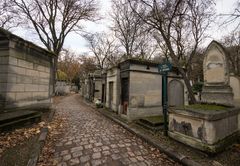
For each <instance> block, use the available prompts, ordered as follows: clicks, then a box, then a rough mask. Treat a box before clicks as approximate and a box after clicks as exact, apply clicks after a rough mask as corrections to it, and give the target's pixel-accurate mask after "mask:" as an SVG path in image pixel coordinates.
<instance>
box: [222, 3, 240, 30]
mask: <svg viewBox="0 0 240 166" xmlns="http://www.w3.org/2000/svg"><path fill="white" fill-rule="evenodd" d="M234 6H235V9H234V11H233V12H232V13H222V14H220V16H224V17H226V18H225V19H224V21H223V23H222V24H223V25H229V24H232V23H236V28H235V29H236V30H237V29H238V28H239V27H240V1H239V0H236V2H235V4H234Z"/></svg>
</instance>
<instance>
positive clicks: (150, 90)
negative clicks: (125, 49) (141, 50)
mask: <svg viewBox="0 0 240 166" xmlns="http://www.w3.org/2000/svg"><path fill="white" fill-rule="evenodd" d="M168 90H169V91H168V98H169V101H168V102H169V105H170V106H182V105H184V104H187V97H188V95H187V88H186V87H185V84H184V81H183V79H182V78H181V76H180V74H179V72H178V70H177V68H173V70H172V71H171V72H169V73H168ZM106 107H108V108H110V109H111V110H113V111H115V112H117V113H118V114H119V115H120V116H121V117H123V118H126V119H127V120H129V121H132V120H135V119H139V118H143V117H149V116H157V115H161V114H162V75H161V74H160V73H159V72H158V63H155V62H152V61H146V60H137V59H128V60H125V61H123V62H121V63H119V64H118V66H116V67H113V68H111V69H109V70H108V71H107V78H106Z"/></svg>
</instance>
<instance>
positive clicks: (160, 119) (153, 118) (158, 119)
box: [141, 116, 164, 124]
mask: <svg viewBox="0 0 240 166" xmlns="http://www.w3.org/2000/svg"><path fill="white" fill-rule="evenodd" d="M141 119H143V120H146V121H148V122H150V123H152V124H156V123H163V122H164V119H163V116H150V117H145V118H141Z"/></svg>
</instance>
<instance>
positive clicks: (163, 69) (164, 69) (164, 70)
mask: <svg viewBox="0 0 240 166" xmlns="http://www.w3.org/2000/svg"><path fill="white" fill-rule="evenodd" d="M171 69H172V65H171V63H169V62H168V61H167V62H164V63H161V64H159V65H158V71H159V73H160V74H162V83H163V85H162V87H163V89H162V93H163V95H162V96H163V100H162V101H163V118H164V135H165V136H167V135H168V133H167V132H168V124H167V119H168V117H167V111H168V99H167V92H168V90H167V85H168V83H167V74H168V72H169V71H171Z"/></svg>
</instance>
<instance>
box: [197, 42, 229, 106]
mask: <svg viewBox="0 0 240 166" xmlns="http://www.w3.org/2000/svg"><path fill="white" fill-rule="evenodd" d="M203 74H204V87H203V92H202V101H203V102H205V103H215V104H223V105H230V106H232V105H233V93H232V88H231V87H230V86H229V67H228V60H227V56H226V52H225V50H224V48H223V47H222V46H221V44H219V43H218V42H216V41H213V42H211V43H210V45H209V46H208V48H207V51H206V54H205V58H204V62H203Z"/></svg>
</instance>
